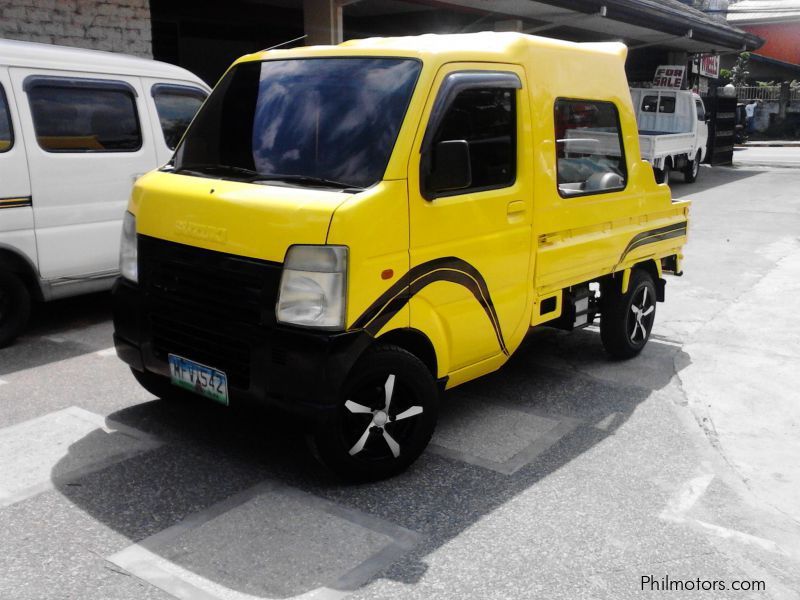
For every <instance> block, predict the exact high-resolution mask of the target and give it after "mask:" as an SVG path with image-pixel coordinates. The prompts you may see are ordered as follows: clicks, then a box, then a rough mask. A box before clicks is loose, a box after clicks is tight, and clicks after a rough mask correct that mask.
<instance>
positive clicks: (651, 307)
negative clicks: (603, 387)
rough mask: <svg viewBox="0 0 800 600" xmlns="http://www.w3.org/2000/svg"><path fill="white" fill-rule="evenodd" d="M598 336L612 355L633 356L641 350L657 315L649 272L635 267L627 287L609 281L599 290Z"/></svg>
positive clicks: (615, 356)
mask: <svg viewBox="0 0 800 600" xmlns="http://www.w3.org/2000/svg"><path fill="white" fill-rule="evenodd" d="M601 305H602V313H601V317H600V339H601V340H602V341H603V346H604V347H605V349H606V352H608V353H609V354H610V355H611V356H613V357H614V358H623V359H624V358H633V357H634V356H636V355H637V354H639V352H641V351H642V348H644V346H645V344H647V340H648V339H649V338H650V332H651V331H652V329H653V323H654V322H655V318H656V287H655V283H654V282H653V278H652V277H651V276H650V274H649V273H647V272H646V271H643V270H641V269H634V270H633V272H632V273H631V278H630V282H629V284H628V291H627V292H626V293H624V294H623V293H621V292H620V291H619V282H618V281H614V280H612V281H608V282H607V283H606V284H605V285H604V286H603V289H602V293H601Z"/></svg>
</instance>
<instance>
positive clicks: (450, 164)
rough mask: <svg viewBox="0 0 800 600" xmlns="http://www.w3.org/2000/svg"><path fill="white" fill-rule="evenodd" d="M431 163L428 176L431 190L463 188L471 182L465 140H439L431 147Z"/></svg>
mask: <svg viewBox="0 0 800 600" xmlns="http://www.w3.org/2000/svg"><path fill="white" fill-rule="evenodd" d="M432 163H433V164H432V168H431V173H430V175H429V177H428V189H429V190H430V191H431V192H434V193H437V192H449V191H452V190H463V189H464V188H468V187H469V186H470V185H471V184H472V168H471V167H470V162H469V142H467V140H448V141H445V142H439V143H438V144H436V146H434V148H433V157H432Z"/></svg>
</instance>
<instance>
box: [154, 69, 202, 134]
mask: <svg viewBox="0 0 800 600" xmlns="http://www.w3.org/2000/svg"><path fill="white" fill-rule="evenodd" d="M205 99H206V93H205V92H203V91H201V90H199V89H197V88H192V87H189V86H183V85H169V84H156V85H154V86H153V101H154V102H155V103H156V110H157V111H158V120H159V122H160V123H161V131H162V132H163V133H164V142H166V144H167V146H168V147H169V149H170V150H175V146H177V145H178V142H180V141H181V138H182V137H183V134H184V132H185V131H186V128H187V127H189V123H191V122H192V119H193V118H194V115H195V114H196V113H197V110H198V109H199V108H200V105H201V104H203V102H204V101H205Z"/></svg>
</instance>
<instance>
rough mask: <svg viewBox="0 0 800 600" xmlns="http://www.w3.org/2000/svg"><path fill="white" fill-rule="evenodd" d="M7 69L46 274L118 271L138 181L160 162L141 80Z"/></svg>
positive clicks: (54, 276) (91, 274)
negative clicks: (127, 216)
mask: <svg viewBox="0 0 800 600" xmlns="http://www.w3.org/2000/svg"><path fill="white" fill-rule="evenodd" d="M10 72H11V80H12V82H13V85H14V91H15V94H16V96H17V99H18V101H17V106H18V107H19V109H20V116H21V119H20V120H21V121H22V127H23V134H24V139H25V149H26V152H27V155H28V164H29V167H30V178H31V195H32V198H33V216H34V221H35V225H36V243H37V247H38V251H39V271H40V273H41V275H42V277H43V278H44V279H48V280H51V281H53V282H57V280H58V279H65V280H66V279H69V280H74V279H75V278H82V277H91V278H99V277H104V276H113V275H114V274H115V273H116V271H117V268H118V267H117V263H118V255H119V239H120V233H121V230H122V216H123V214H124V212H125V206H126V203H127V201H128V197H129V196H130V192H131V188H132V186H133V182H134V180H135V179H136V177H138V176H139V175H141V174H143V173H145V172H146V171H149V170H150V169H152V168H154V167H155V165H156V157H155V152H154V150H153V133H152V129H151V128H150V123H149V117H148V114H147V112H146V111H145V110H144V104H143V103H142V102H141V97H142V89H141V84H140V82H139V79H138V78H137V77H125V76H121V75H100V74H94V73H85V74H76V73H75V72H60V71H39V70H36V71H34V70H31V69H18V68H12V69H11V70H10ZM54 280H56V281H54Z"/></svg>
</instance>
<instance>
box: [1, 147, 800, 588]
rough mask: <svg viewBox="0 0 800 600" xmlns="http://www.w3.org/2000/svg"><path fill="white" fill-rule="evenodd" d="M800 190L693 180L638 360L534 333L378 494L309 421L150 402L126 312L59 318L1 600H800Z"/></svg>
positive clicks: (34, 415)
mask: <svg viewBox="0 0 800 600" xmlns="http://www.w3.org/2000/svg"><path fill="white" fill-rule="evenodd" d="M795 151H797V149H795ZM792 160H796V159H795V158H792ZM799 186H800V169H790V168H783V167H782V166H769V165H767V166H764V165H760V166H755V165H753V166H746V165H740V166H738V167H736V168H714V169H712V168H707V167H704V168H703V169H702V171H701V176H700V179H699V180H698V182H697V183H696V184H694V185H686V184H683V183H681V182H676V183H674V185H673V194H674V195H675V196H677V197H688V198H692V199H693V200H694V205H693V209H692V217H691V219H692V220H691V224H690V243H689V244H688V246H687V248H686V261H685V265H684V267H685V271H686V274H685V276H684V277H682V278H670V280H669V283H668V285H667V292H666V294H667V302H666V303H665V304H663V305H659V306H658V315H657V317H656V324H655V328H654V332H653V338H652V339H651V341H650V343H649V344H648V346H647V347H646V348H645V350H644V352H643V353H642V354H641V356H639V357H638V358H636V359H634V360H631V361H626V362H614V361H610V360H609V359H608V358H607V357H606V355H605V354H604V352H603V349H602V346H601V343H600V339H599V333H598V331H597V329H596V328H595V327H590V328H588V329H585V330H581V331H577V332H574V333H571V334H570V333H564V332H559V331H556V330H550V329H546V328H543V329H541V330H537V331H534V332H533V333H532V334H531V335H530V336H529V338H528V339H527V340H526V342H525V343H524V345H523V347H522V348H521V349H520V350H519V351H518V352H517V353H516V354H515V355H514V356H513V357H512V359H511V361H510V362H509V364H507V365H506V366H505V367H504V368H503V369H501V370H500V371H498V372H496V373H494V374H492V375H490V376H488V377H485V378H483V379H480V380H477V381H475V382H472V383H469V384H466V385H463V386H461V387H459V388H456V389H454V390H452V391H449V392H447V393H446V394H444V397H443V399H442V407H441V421H440V425H439V427H438V429H437V432H436V434H435V435H434V439H433V442H432V445H431V447H430V448H429V449H428V451H427V452H426V453H425V454H424V455H423V456H422V458H421V459H420V460H419V461H418V462H417V463H416V464H415V465H413V466H412V468H411V469H410V470H409V471H408V472H406V473H404V474H403V475H401V476H399V477H396V478H394V479H391V480H388V481H384V482H380V483H376V484H369V485H347V484H343V483H342V482H340V481H338V480H337V479H335V478H334V477H332V476H331V475H330V474H328V473H327V472H326V471H325V470H324V469H323V468H322V467H320V466H319V465H318V464H317V463H316V461H315V460H314V459H313V458H312V457H311V456H310V455H309V454H308V452H307V450H306V445H305V443H304V439H303V435H302V432H301V431H300V429H299V427H298V424H295V423H287V422H286V421H285V420H283V419H280V418H278V417H276V416H275V415H271V414H266V413H265V414H262V413H257V414H254V413H252V412H250V413H241V412H236V411H230V410H227V409H225V408H224V407H221V406H217V405H214V404H211V403H209V402H206V401H204V400H202V399H200V398H198V399H197V402H176V403H170V402H166V401H161V400H157V399H155V398H153V397H152V396H150V395H149V394H148V393H147V392H145V391H144V390H142V389H140V388H139V387H138V385H137V384H136V382H135V381H134V379H133V377H132V376H131V375H130V373H129V371H128V370H127V367H125V365H123V363H121V362H120V361H119V360H118V359H117V358H116V357H115V355H114V352H113V350H112V349H111V331H112V326H111V323H110V308H109V298H108V296H107V295H96V296H91V297H84V298H76V299H72V300H68V301H62V302H58V303H54V304H51V305H47V306H41V307H39V308H38V311H37V313H36V315H35V318H34V322H33V325H32V328H31V330H30V331H29V332H28V334H27V335H26V336H25V337H23V338H22V339H21V340H20V341H19V342H18V343H17V344H16V345H14V346H12V347H10V348H6V349H4V350H0V547H1V548H2V549H3V551H2V553H0V598H2V599H3V600H5V599H14V600H33V599H43V600H44V599H47V600H57V599H78V598H80V599H102V600H111V599H126V600H127V599H139V598H148V599H168V598H183V599H192V600H194V599H209V600H211V599H226V600H227V599H231V600H240V599H241V600H245V599H247V600H253V599H256V598H266V599H278V598H298V597H299V598H309V599H311V598H314V599H321V600H324V599H336V598H343V597H348V598H353V599H377V598H387V599H388V598H393V599H394V598H404V599H406V598H408V599H416V598H419V599H437V598H481V599H487V600H488V599H493V598H497V599H504V600H507V599H510V598H526V599H527V598H546V599H565V600H566V599H569V600H575V599H581V598H587V599H588V598H591V599H609V600H621V599H625V598H643V597H651V596H659V595H663V596H664V597H669V598H708V599H711V598H720V599H727V598H773V599H790V598H799V597H800V594H798V590H800V461H798V460H797V457H798V456H800V435H798V433H800V409H798V408H797V406H796V405H797V398H798V393H797V390H798V383H800V375H798V370H797V364H799V363H798V359H800V356H798V355H799V354H800V344H799V343H798V342H800V325H798V322H797V319H796V318H795V315H796V313H797V297H798V292H799V291H800V290H798V286H800V284H798V281H800V235H798V231H800V197H798V195H797V193H796V190H797V189H798V187H799ZM665 577H667V578H668V579H669V580H673V581H684V582H686V581H692V582H694V581H695V580H697V586H698V587H700V588H701V589H703V588H702V586H703V585H704V582H709V583H712V582H717V585H715V586H713V587H714V589H706V590H704V591H694V590H692V591H671V592H669V593H667V594H660V593H659V589H658V587H653V582H655V584H656V585H660V584H663V583H664V582H665V579H664V578H665ZM647 578H649V579H647ZM645 580H647V582H646V583H645ZM720 583H722V584H723V586H724V589H721V588H720V585H719V584H720ZM737 583H738V585H739V587H743V588H745V591H733V590H732V589H731V588H732V587H733V586H734V585H735V584H737ZM748 587H749V588H751V589H748ZM761 588H763V589H761Z"/></svg>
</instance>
